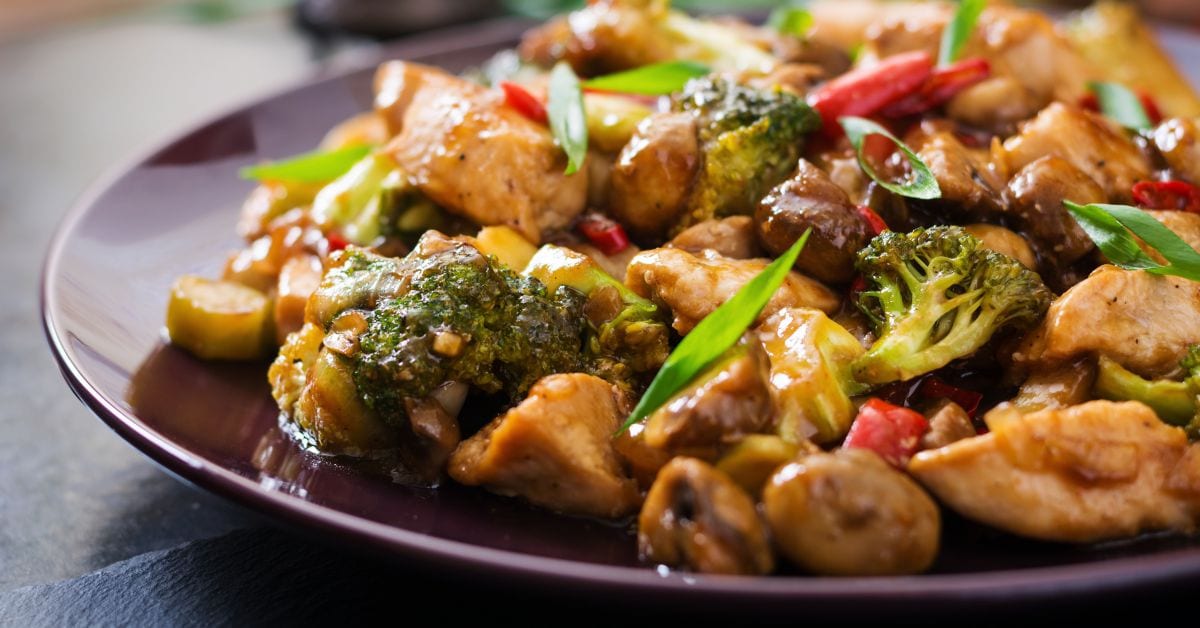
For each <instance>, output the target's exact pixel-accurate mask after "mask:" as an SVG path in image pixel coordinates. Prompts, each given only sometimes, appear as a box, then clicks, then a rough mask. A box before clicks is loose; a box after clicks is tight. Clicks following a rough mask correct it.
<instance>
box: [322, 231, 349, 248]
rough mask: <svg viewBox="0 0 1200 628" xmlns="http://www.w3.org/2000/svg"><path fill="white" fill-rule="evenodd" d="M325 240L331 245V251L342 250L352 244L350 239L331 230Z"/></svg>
mask: <svg viewBox="0 0 1200 628" xmlns="http://www.w3.org/2000/svg"><path fill="white" fill-rule="evenodd" d="M325 242H326V243H327V244H328V245H329V252H330V253H332V252H334V251H340V250H342V249H344V248H346V247H348V246H350V241H349V240H347V239H346V238H345V237H344V236H342V234H340V233H338V232H336V231H330V232H329V233H327V234H325Z"/></svg>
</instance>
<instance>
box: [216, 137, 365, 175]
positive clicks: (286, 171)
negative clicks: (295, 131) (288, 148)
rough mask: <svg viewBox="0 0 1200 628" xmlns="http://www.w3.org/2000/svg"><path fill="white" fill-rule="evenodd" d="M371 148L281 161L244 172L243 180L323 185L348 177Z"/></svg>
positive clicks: (359, 147)
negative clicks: (348, 173)
mask: <svg viewBox="0 0 1200 628" xmlns="http://www.w3.org/2000/svg"><path fill="white" fill-rule="evenodd" d="M370 152H371V147H370V146H349V147H346V148H343V149H341V150H334V151H314V152H311V153H304V154H303V155H296V156H295V157H289V158H287V159H283V160H280V161H273V162H269V163H265V164H260V165H257V166H247V167H245V168H242V169H241V170H240V171H239V172H238V174H240V175H241V177H242V178H243V179H254V180H256V181H283V182H291V183H324V182H327V181H333V180H334V179H336V178H338V177H340V176H342V175H343V174H346V172H347V171H349V170H350V168H351V167H353V166H354V164H356V163H358V162H359V160H361V159H362V158H363V157H366V156H367V153H370Z"/></svg>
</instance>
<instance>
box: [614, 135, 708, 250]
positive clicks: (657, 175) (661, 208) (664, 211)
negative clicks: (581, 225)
mask: <svg viewBox="0 0 1200 628" xmlns="http://www.w3.org/2000/svg"><path fill="white" fill-rule="evenodd" d="M699 167H700V144H699V139H698V138H697V136H696V120H695V118H693V117H692V116H691V114H687V113H658V114H654V115H652V116H650V117H649V118H646V119H645V120H642V122H641V123H640V124H638V127H637V131H636V132H635V133H634V135H633V138H632V139H630V140H629V143H628V144H626V145H625V148H624V149H622V150H621V154H620V155H619V156H618V157H617V163H616V165H615V166H613V170H612V178H611V186H612V189H611V191H610V197H609V202H610V203H611V205H612V207H611V210H612V213H613V216H615V217H616V218H617V219H618V220H620V221H621V224H623V225H624V226H625V228H626V229H628V230H629V231H630V232H631V233H633V234H634V235H635V236H638V237H643V238H650V239H654V238H657V237H660V236H661V235H662V234H663V233H665V232H666V230H667V228H668V227H670V226H671V225H672V224H674V223H675V221H676V220H677V218H678V217H679V213H680V212H681V211H683V207H684V203H685V202H686V201H687V195H688V191H689V190H690V189H691V183H692V179H693V178H694V177H695V175H696V171H697V170H698V169H699Z"/></svg>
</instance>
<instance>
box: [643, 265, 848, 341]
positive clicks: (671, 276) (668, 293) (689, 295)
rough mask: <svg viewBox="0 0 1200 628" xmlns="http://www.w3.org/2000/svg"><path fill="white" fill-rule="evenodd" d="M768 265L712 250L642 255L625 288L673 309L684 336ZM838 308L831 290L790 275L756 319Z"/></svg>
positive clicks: (836, 299) (838, 300) (794, 274)
mask: <svg viewBox="0 0 1200 628" xmlns="http://www.w3.org/2000/svg"><path fill="white" fill-rule="evenodd" d="M768 263H769V262H768V261H767V260H765V259H748V260H735V259H728V258H725V257H721V256H720V255H717V254H716V253H715V252H713V251H705V252H703V253H701V254H700V255H692V254H691V253H688V252H687V251H681V250H679V249H671V248H661V249H653V250H650V251H643V252H641V253H639V254H638V256H637V257H635V258H633V260H632V261H630V262H629V270H628V271H627V273H626V275H625V284H626V285H628V286H629V287H630V289H632V290H633V291H634V292H636V293H637V294H638V295H640V296H642V297H646V298H648V299H651V300H652V301H654V302H656V303H658V304H661V305H664V306H666V307H667V308H668V309H670V310H671V313H672V314H673V315H674V317H675V321H674V323H673V326H674V327H675V329H676V330H677V331H678V332H679V333H681V334H686V333H687V332H689V331H691V330H692V328H693V327H695V326H696V323H699V322H700V320H701V319H703V318H704V317H705V316H708V315H709V314H711V313H712V311H713V310H715V309H717V307H718V306H720V305H721V304H722V303H724V302H726V301H728V300H729V299H730V298H731V297H733V295H734V294H735V293H736V292H737V291H738V290H739V289H740V288H741V287H742V286H744V285H746V282H748V281H750V280H751V279H753V278H754V277H755V275H757V274H758V273H760V272H762V270H763V269H764V268H766V267H767V264H768ZM840 304H841V300H840V299H839V298H838V296H837V295H836V294H834V293H833V291H831V290H830V289H829V288H826V287H825V286H824V285H822V284H821V283H819V282H817V281H815V280H813V279H809V278H808V277H805V276H804V275H801V274H799V273H796V272H792V273H789V274H788V277H787V279H785V280H784V282H783V285H782V286H780V287H779V290H778V291H777V292H776V293H775V295H774V296H772V297H771V300H770V301H769V302H767V306H766V307H765V308H763V311H762V314H761V315H759V318H758V320H760V321H761V320H764V319H766V318H767V317H768V316H770V315H771V314H773V313H774V312H776V311H778V310H780V309H782V308H785V307H811V308H814V309H818V310H822V311H824V312H833V311H834V310H836V309H837V308H838V307H839V305H840Z"/></svg>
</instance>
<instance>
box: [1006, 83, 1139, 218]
mask: <svg viewBox="0 0 1200 628" xmlns="http://www.w3.org/2000/svg"><path fill="white" fill-rule="evenodd" d="M1004 150H1005V151H1007V153H1008V165H1009V168H1010V170H1012V171H1017V170H1020V169H1021V168H1024V167H1025V166H1027V165H1029V164H1031V163H1033V162H1034V161H1036V160H1038V159H1041V158H1043V157H1045V156H1047V155H1054V156H1056V157H1060V158H1062V159H1065V160H1067V161H1068V162H1070V164H1071V165H1072V166H1075V167H1076V168H1078V169H1079V170H1080V171H1082V172H1083V173H1084V174H1086V175H1087V176H1089V177H1091V179H1092V180H1094V181H1095V182H1096V183H1098V184H1099V185H1100V187H1101V188H1103V189H1104V193H1105V195H1106V196H1107V197H1108V200H1110V201H1114V202H1121V203H1124V202H1128V201H1129V200H1131V198H1132V197H1131V196H1130V190H1131V189H1132V188H1133V184H1134V183H1136V182H1138V181H1140V180H1142V179H1146V178H1148V177H1149V176H1150V164H1149V163H1148V162H1147V161H1146V157H1145V156H1143V155H1142V153H1141V151H1139V150H1138V148H1137V147H1136V146H1134V145H1133V142H1131V141H1129V140H1128V139H1126V138H1125V137H1124V136H1122V135H1121V134H1119V133H1118V132H1117V131H1115V130H1114V129H1113V128H1112V127H1111V126H1109V123H1108V122H1107V121H1106V120H1105V119H1104V118H1102V117H1101V116H1100V115H1099V114H1094V113H1091V112H1089V111H1084V110H1082V109H1079V108H1077V107H1073V106H1070V105H1064V104H1062V103H1053V104H1051V105H1050V106H1049V107H1046V108H1045V109H1043V110H1042V112H1041V113H1039V114H1038V115H1037V117H1036V118H1034V119H1033V120H1030V121H1029V122H1027V123H1025V124H1024V125H1023V126H1022V127H1021V133H1020V134H1019V135H1016V136H1013V137H1011V138H1009V139H1008V140H1007V141H1005V142H1004Z"/></svg>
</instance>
